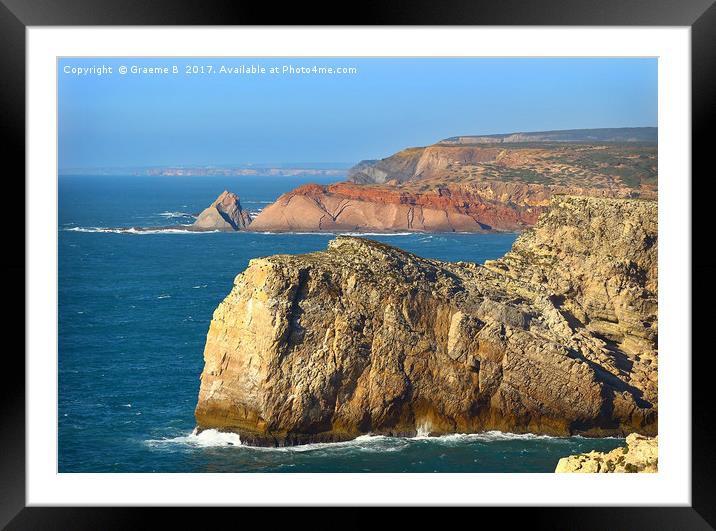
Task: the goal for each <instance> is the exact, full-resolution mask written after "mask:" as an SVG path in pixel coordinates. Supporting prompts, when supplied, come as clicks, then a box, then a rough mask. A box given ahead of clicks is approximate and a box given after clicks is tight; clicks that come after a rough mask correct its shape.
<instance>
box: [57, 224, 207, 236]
mask: <svg viewBox="0 0 716 531" xmlns="http://www.w3.org/2000/svg"><path fill="white" fill-rule="evenodd" d="M189 226H190V225H177V228H159V229H148V228H147V229H137V228H135V227H131V228H127V229H113V228H108V227H72V228H69V229H64V230H67V231H70V232H105V233H111V234H139V235H141V234H210V233H215V232H221V231H218V230H204V231H197V230H189V229H187V228H182V227H189Z"/></svg>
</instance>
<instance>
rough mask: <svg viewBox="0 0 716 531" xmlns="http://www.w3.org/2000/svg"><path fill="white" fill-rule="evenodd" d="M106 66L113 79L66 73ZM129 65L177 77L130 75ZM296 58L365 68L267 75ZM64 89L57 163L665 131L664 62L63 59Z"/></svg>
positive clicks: (150, 161) (339, 157) (246, 158)
mask: <svg viewBox="0 0 716 531" xmlns="http://www.w3.org/2000/svg"><path fill="white" fill-rule="evenodd" d="M100 65H106V66H108V67H111V68H112V74H105V75H101V76H98V75H95V74H88V75H76V74H73V73H65V68H67V69H72V68H89V67H93V66H100ZM123 65H124V66H127V67H129V66H131V65H140V66H160V67H168V68H169V69H170V71H171V68H172V67H173V66H177V67H178V68H179V73H177V74H168V75H139V74H126V75H121V74H120V73H119V67H120V66H123ZM187 65H204V66H205V71H206V70H207V68H206V67H207V66H208V65H212V66H213V67H214V72H216V73H211V74H209V73H207V74H203V75H202V74H197V75H187V74H186V73H185V68H186V66H187ZM222 65H226V66H230V67H237V66H240V65H259V66H263V67H265V68H266V69H267V73H266V74H253V75H249V74H223V73H218V72H217V71H218V69H219V68H220V66H222ZM286 65H293V66H303V67H311V66H314V65H316V66H330V67H335V66H342V67H354V68H356V69H357V73H356V74H340V75H339V74H335V75H322V74H308V75H306V74H284V73H281V74H270V73H268V72H269V71H268V69H269V68H271V67H272V66H277V67H279V69H282V68H283V66H286ZM58 98H59V101H58V104H59V111H58V129H59V131H58V135H59V138H58V145H59V167H60V168H61V169H63V168H88V167H123V166H154V165H160V166H165V165H221V164H244V163H270V162H275V163H279V162H284V163H285V162H346V163H353V162H357V161H358V160H361V159H371V158H382V157H385V156H388V155H390V154H391V153H394V152H395V151H398V150H400V149H402V148H404V147H408V146H421V145H427V144H431V143H433V142H436V141H438V140H440V139H442V138H446V137H450V136H456V135H467V134H490V133H510V132H517V131H544V130H553V129H578V128H593V127H637V126H656V125H657V60H656V59H584V58H580V59H484V58H481V59H472V58H465V59H442V58H434V59H376V58H371V59H366V58H362V59H355V58H334V59H305V58H304V59H281V58H278V59H277V58H262V59H246V58H244V59H177V58H169V59H96V58H92V59H61V60H60V61H59V72H58Z"/></svg>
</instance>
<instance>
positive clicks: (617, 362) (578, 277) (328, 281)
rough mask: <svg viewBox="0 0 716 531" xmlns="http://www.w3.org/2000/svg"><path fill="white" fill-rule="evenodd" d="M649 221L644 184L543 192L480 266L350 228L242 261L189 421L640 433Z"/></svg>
mask: <svg viewBox="0 0 716 531" xmlns="http://www.w3.org/2000/svg"><path fill="white" fill-rule="evenodd" d="M656 220H657V210H656V203H654V202H650V201H641V200H629V199H623V200H618V199H600V198H575V197H565V196H556V197H554V198H553V199H552V202H551V208H550V211H549V213H548V214H547V215H544V216H542V217H541V218H540V221H539V222H538V223H537V225H536V227H535V228H534V229H531V230H529V231H527V232H526V233H524V234H523V235H522V236H520V238H519V239H518V240H517V241H516V242H515V244H514V246H513V249H512V251H511V252H510V253H508V254H507V255H506V256H505V257H504V258H503V259H501V260H497V261H493V262H490V263H488V264H486V265H485V266H480V265H476V264H472V263H463V262H459V263H448V262H441V261H437V260H427V259H423V258H420V257H418V256H415V255H413V254H410V253H407V252H405V251H402V250H400V249H396V248H393V247H389V246H387V245H384V244H380V243H377V242H374V241H371V240H367V239H362V238H350V237H339V238H337V239H335V240H333V241H332V242H330V243H329V245H328V249H327V250H326V251H323V252H317V253H311V254H307V255H298V256H288V255H277V256H271V257H268V258H262V259H255V260H252V261H251V262H250V263H249V267H248V268H247V269H246V270H245V271H244V272H243V273H241V274H240V275H238V276H237V277H236V280H235V284H234V288H233V289H232V291H231V293H230V294H229V295H228V296H227V297H226V299H225V300H224V301H223V302H222V303H221V304H220V305H219V307H218V308H217V309H216V311H215V312H214V316H213V320H212V322H211V325H210V328H209V332H208V335H207V341H206V346H205V350H204V361H205V366H204V371H203V373H202V376H201V387H200V392H199V399H198V404H197V407H196V412H195V414H196V421H197V428H198V429H199V430H204V429H208V428H217V429H220V430H224V431H232V432H236V433H239V434H240V435H241V437H242V440H243V441H245V442H247V443H252V444H258V445H290V444H301V443H307V442H313V441H339V440H345V439H350V438H354V437H356V436H358V435H360V434H365V433H378V434H390V435H414V434H416V433H417V431H418V430H421V432H429V433H431V434H444V433H453V432H477V431H482V430H489V429H498V430H503V431H512V432H535V433H546V434H555V435H567V434H585V435H607V434H621V435H625V434H627V433H631V432H638V433H643V434H655V433H656V426H657V378H656V374H657V350H656V341H657V336H656V331H657V329H656V322H657V319H656V317H657V313H656V311H657V308H656V286H657V284H656V279H657V270H656V267H657V265H656V264H657V261H656V257H657V224H656V223H657V222H656Z"/></svg>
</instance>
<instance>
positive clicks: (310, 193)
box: [250, 181, 633, 232]
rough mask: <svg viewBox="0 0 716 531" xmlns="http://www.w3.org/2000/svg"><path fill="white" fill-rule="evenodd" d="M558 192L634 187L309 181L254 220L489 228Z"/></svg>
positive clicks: (350, 228)
mask: <svg viewBox="0 0 716 531" xmlns="http://www.w3.org/2000/svg"><path fill="white" fill-rule="evenodd" d="M554 194H575V195H584V196H593V197H630V196H632V195H633V191H632V190H630V189H625V188H620V189H601V188H581V187H573V186H561V185H554V186H549V187H546V186H544V185H540V184H528V183H520V182H500V181H483V182H476V183H470V184H454V183H453V184H450V185H441V184H435V186H434V187H432V186H425V187H424V188H419V187H415V186H403V185H400V186H392V185H358V184H354V183H337V184H331V185H327V186H321V185H317V184H309V185H304V186H300V187H298V188H296V189H295V190H292V191H291V192H288V193H286V194H283V195H282V196H281V197H279V198H278V199H277V200H276V201H275V202H274V203H272V204H271V205H269V206H268V207H266V208H265V209H263V210H262V211H261V213H259V214H258V216H256V218H255V219H254V220H253V222H252V224H251V227H250V230H254V231H261V232H291V231H307V232H322V231H323V232H339V231H343V232H396V231H397V232H400V231H415V232H485V231H519V230H523V229H525V228H527V227H531V226H532V225H534V223H535V222H536V221H537V218H538V217H539V215H540V214H541V213H542V212H544V211H545V210H546V208H547V206H548V205H549V201H550V198H551V197H552V195H554Z"/></svg>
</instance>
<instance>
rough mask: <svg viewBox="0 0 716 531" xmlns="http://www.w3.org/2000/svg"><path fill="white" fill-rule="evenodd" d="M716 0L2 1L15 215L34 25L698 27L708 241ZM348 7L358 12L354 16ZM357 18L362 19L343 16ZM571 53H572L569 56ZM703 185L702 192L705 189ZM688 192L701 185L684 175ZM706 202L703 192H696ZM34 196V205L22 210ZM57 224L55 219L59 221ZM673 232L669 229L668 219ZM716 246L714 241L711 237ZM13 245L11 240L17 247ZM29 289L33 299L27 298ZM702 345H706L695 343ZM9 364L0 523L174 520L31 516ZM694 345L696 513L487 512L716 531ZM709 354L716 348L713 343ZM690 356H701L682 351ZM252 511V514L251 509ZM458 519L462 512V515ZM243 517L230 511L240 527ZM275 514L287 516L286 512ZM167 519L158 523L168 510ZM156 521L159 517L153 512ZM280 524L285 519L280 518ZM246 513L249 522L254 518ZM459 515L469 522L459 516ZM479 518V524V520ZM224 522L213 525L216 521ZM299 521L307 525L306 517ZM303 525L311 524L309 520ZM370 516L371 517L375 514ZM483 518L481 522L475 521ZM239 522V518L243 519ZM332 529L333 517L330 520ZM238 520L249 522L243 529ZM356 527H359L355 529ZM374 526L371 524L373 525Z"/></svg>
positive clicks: (18, 375) (127, 515) (0, 410)
mask: <svg viewBox="0 0 716 531" xmlns="http://www.w3.org/2000/svg"><path fill="white" fill-rule="evenodd" d="M713 1H714V0H688V1H686V0H682V1H677V0H652V1H648V0H601V1H599V2H596V1H593V0H572V1H570V0H542V1H539V2H537V1H531V2H523V1H520V0H502V1H500V2H495V1H494V0H493V1H491V2H483V1H479V2H478V1H469V0H450V1H443V2H435V1H425V0H421V1H415V2H375V1H364V2H361V3H360V4H357V5H355V9H353V10H350V4H344V5H338V4H333V5H332V6H326V7H323V6H318V5H311V6H308V5H306V4H303V3H296V4H291V3H288V4H285V3H284V4H283V5H282V6H281V7H280V8H277V6H276V5H274V4H269V3H257V2H251V3H249V2H243V1H241V2H239V1H233V2H232V1H228V0H227V1H215V2H208V1H205V2H191V1H183V0H182V1H180V0H174V1H172V0H154V1H151V2H150V1H147V0H54V1H52V0H49V1H48V0H44V1H43V0H0V116H1V117H2V118H1V119H0V124H1V127H2V130H3V131H4V132H5V133H6V135H4V136H5V140H4V142H3V144H2V145H3V149H2V152H3V157H2V159H3V163H4V164H3V166H4V169H6V171H7V173H6V174H5V179H4V180H3V192H4V197H5V208H10V209H11V212H10V213H7V215H8V216H9V217H10V216H12V219H25V215H37V213H34V212H32V211H31V209H29V208H28V207H26V205H27V204H28V202H30V201H31V198H28V197H25V187H24V180H22V181H21V179H20V178H19V176H20V175H24V174H25V155H24V153H25V111H26V107H25V105H26V103H25V52H26V50H25V30H26V28H27V27H28V26H93V25H282V24H291V25H315V24H317V23H322V24H332V25H343V24H350V25H375V24H377V25H406V24H407V25H510V26H513V25H524V26H535V25H570V26H582V25H584V26H689V27H691V39H692V41H691V47H692V175H694V176H696V178H695V179H693V180H692V183H691V185H692V227H693V230H694V231H695V232H694V233H693V234H692V242H693V241H698V240H697V232H698V231H700V230H705V229H704V228H708V227H709V221H710V220H709V219H708V216H709V213H710V210H711V209H709V207H708V205H707V204H706V201H708V200H709V198H712V197H714V194H712V193H710V192H711V190H709V186H710V187H712V188H713V184H712V182H713V181H714V179H713V178H710V177H711V176H710V175H709V173H707V172H713V169H712V168H711V159H712V157H711V153H710V152H711V151H712V150H713V148H712V146H711V141H710V139H709V136H710V135H709V134H708V133H709V129H710V128H711V127H712V124H713V123H714V120H713V119H714V110H715V109H716V100H715V98H714V95H715V93H716V75H715V70H716V68H715V66H716V5H713ZM347 10H348V11H347ZM349 11H351V16H350V18H345V15H344V16H341V14H342V13H346V12H349ZM567 51H568V50H567ZM696 183H698V188H697V189H696V187H695V186H694V184H696ZM684 185H685V186H686V185H689V183H688V181H687V177H686V176H684ZM695 189H696V191H697V192H698V193H693V192H694V190H695ZM20 197H23V199H24V200H23V201H20V199H19V198H20ZM47 222H48V223H51V222H52V220H47ZM661 222H662V223H668V220H663V219H662V220H661ZM13 230H14V231H15V235H14V236H13V237H14V238H15V241H14V242H13V243H14V244H15V249H14V252H13V253H7V252H6V255H5V259H4V260H2V268H3V275H4V279H5V282H4V284H5V285H6V286H7V287H6V288H5V290H4V291H5V292H6V294H7V292H8V291H11V292H12V293H11V295H13V296H16V298H15V297H13V298H14V299H15V300H16V301H18V300H20V297H21V295H22V297H23V299H22V300H23V303H22V306H20V305H19V304H17V303H15V304H6V305H5V308H6V311H7V314H6V319H5V325H6V326H7V328H6V329H5V330H6V334H7V336H6V338H7V337H16V338H19V337H23V339H22V340H20V341H19V342H22V348H23V350H24V335H23V336H21V335H20V332H19V331H20V330H21V329H23V330H24V329H25V312H24V311H22V312H21V311H20V308H21V307H22V308H23V309H24V308H25V302H24V295H25V293H24V289H23V287H22V286H21V285H22V283H21V282H20V280H19V279H20V278H23V277H24V275H25V268H26V263H25V258H24V257H25V253H24V249H25V240H24V236H21V235H20V233H19V231H17V227H13ZM704 237H705V235H704ZM8 238H12V237H9V236H6V240H5V241H6V242H7V239H8ZM699 254H700V256H699V259H698V260H696V259H695V257H693V256H692V257H691V259H692V264H693V265H692V283H693V282H694V281H695V279H696V278H701V279H704V282H702V283H699V284H698V297H697V298H694V299H692V300H693V301H694V305H693V310H692V330H693V331H694V332H698V331H701V330H708V329H709V324H710V323H709V321H708V320H710V319H711V313H712V312H699V311H698V307H697V305H696V304H695V303H696V302H697V301H699V300H705V301H709V300H713V295H714V287H713V285H714V282H713V281H712V280H710V279H711V278H713V275H714V273H716V258H713V257H712V256H708V255H707V254H705V253H704V252H700V253H699ZM21 291H22V294H21ZM694 339H696V337H695V336H694ZM9 344H10V343H9V342H6V349H4V350H5V352H4V356H3V358H2V363H3V369H2V374H3V375H4V378H3V379H2V384H1V385H0V396H1V397H2V403H1V405H0V447H1V448H2V451H0V526H5V525H7V529H65V528H68V529H125V528H139V529H141V528H144V527H147V526H148V525H149V519H150V517H152V518H153V517H157V516H158V517H159V518H161V519H162V520H163V521H164V522H167V523H168V522H169V521H170V519H169V517H170V515H167V514H166V512H167V511H168V509H156V508H155V509H149V508H145V509H136V508H133V509H132V508H71V507H62V508H60V507H55V508H39V507H32V508H28V507H25V486H26V485H25V464H26V463H25V364H24V360H23V357H22V356H21V355H20V351H19V348H11V347H9ZM697 344H698V342H696V341H694V342H693V347H692V351H693V353H694V354H693V356H691V364H692V397H691V398H692V408H693V409H692V469H691V477H692V490H691V492H692V505H691V506H690V507H581V508H579V507H568V508H567V507H562V508H534V507H533V508H504V509H497V508H494V509H491V508H483V509H480V511H481V512H485V513H488V514H490V515H491V516H492V515H494V516H495V517H497V518H500V519H504V518H505V517H506V516H508V515H507V514H496V513H505V512H507V513H508V514H509V516H508V518H507V521H509V523H510V525H511V526H512V525H519V524H520V523H522V524H523V525H525V526H526V527H529V528H530V529H535V528H537V529H542V528H544V529H630V530H633V529H713V528H715V527H716V488H715V486H716V479H715V478H716V458H714V454H713V453H712V441H713V435H714V433H713V432H714V429H713V420H712V419H711V414H710V413H711V407H710V405H711V403H712V396H711V395H710V385H709V382H708V381H707V380H708V379H709V377H710V373H709V370H708V364H709V358H710V357H711V355H712V354H711V350H710V349H708V348H704V349H697V348H696V347H697ZM705 345H708V344H707V343H705ZM682 354H683V355H684V357H688V356H689V355H690V353H688V352H685V353H682ZM208 510H209V509H198V510H189V509H187V508H179V509H172V511H173V512H176V513H178V514H175V515H174V517H175V518H179V519H180V521H181V522H182V527H189V526H192V527H197V528H200V529H201V528H204V527H206V526H207V524H208V520H207V514H206V512H207V511H208ZM239 510H240V511H243V512H244V513H249V512H251V510H249V509H239ZM453 510H455V509H453ZM234 511H235V510H233V509H226V510H222V511H221V512H222V513H223V514H225V515H227V516H229V517H230V518H232V519H235V518H236V515H235V512H234ZM274 511H275V509H274ZM158 512H159V513H160V514H156V513H158ZM150 513H151V514H150ZM274 515H277V513H276V512H274ZM251 517H252V515H250V514H242V516H241V518H242V519H245V518H251ZM456 517H459V515H456ZM469 517H470V516H469ZM215 518H216V515H213V514H212V516H211V519H212V520H214V519H215ZM294 518H295V517H294ZM298 518H301V519H302V518H304V517H303V516H299V517H298ZM329 518H330V519H331V520H333V521H334V522H343V523H344V524H345V523H349V522H351V521H353V522H354V525H361V527H363V526H364V525H366V524H360V522H361V521H362V522H371V520H370V519H365V518H366V515H363V518H364V519H365V520H357V519H351V518H350V517H349V518H346V515H342V517H340V516H338V517H337V518H340V520H337V519H334V517H330V516H329ZM368 518H370V517H368ZM423 518H424V516H423V512H422V511H421V510H415V509H413V510H411V514H410V516H408V515H403V516H402V517H401V520H402V521H401V523H402V525H405V524H408V523H409V521H410V520H411V519H415V520H416V521H417V520H418V519H420V520H422V519H423ZM471 518H474V516H472V517H471ZM234 521H235V522H236V520H234ZM329 521H330V520H329ZM237 523H238V522H237ZM349 525H350V524H349ZM368 525H370V524H368Z"/></svg>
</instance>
